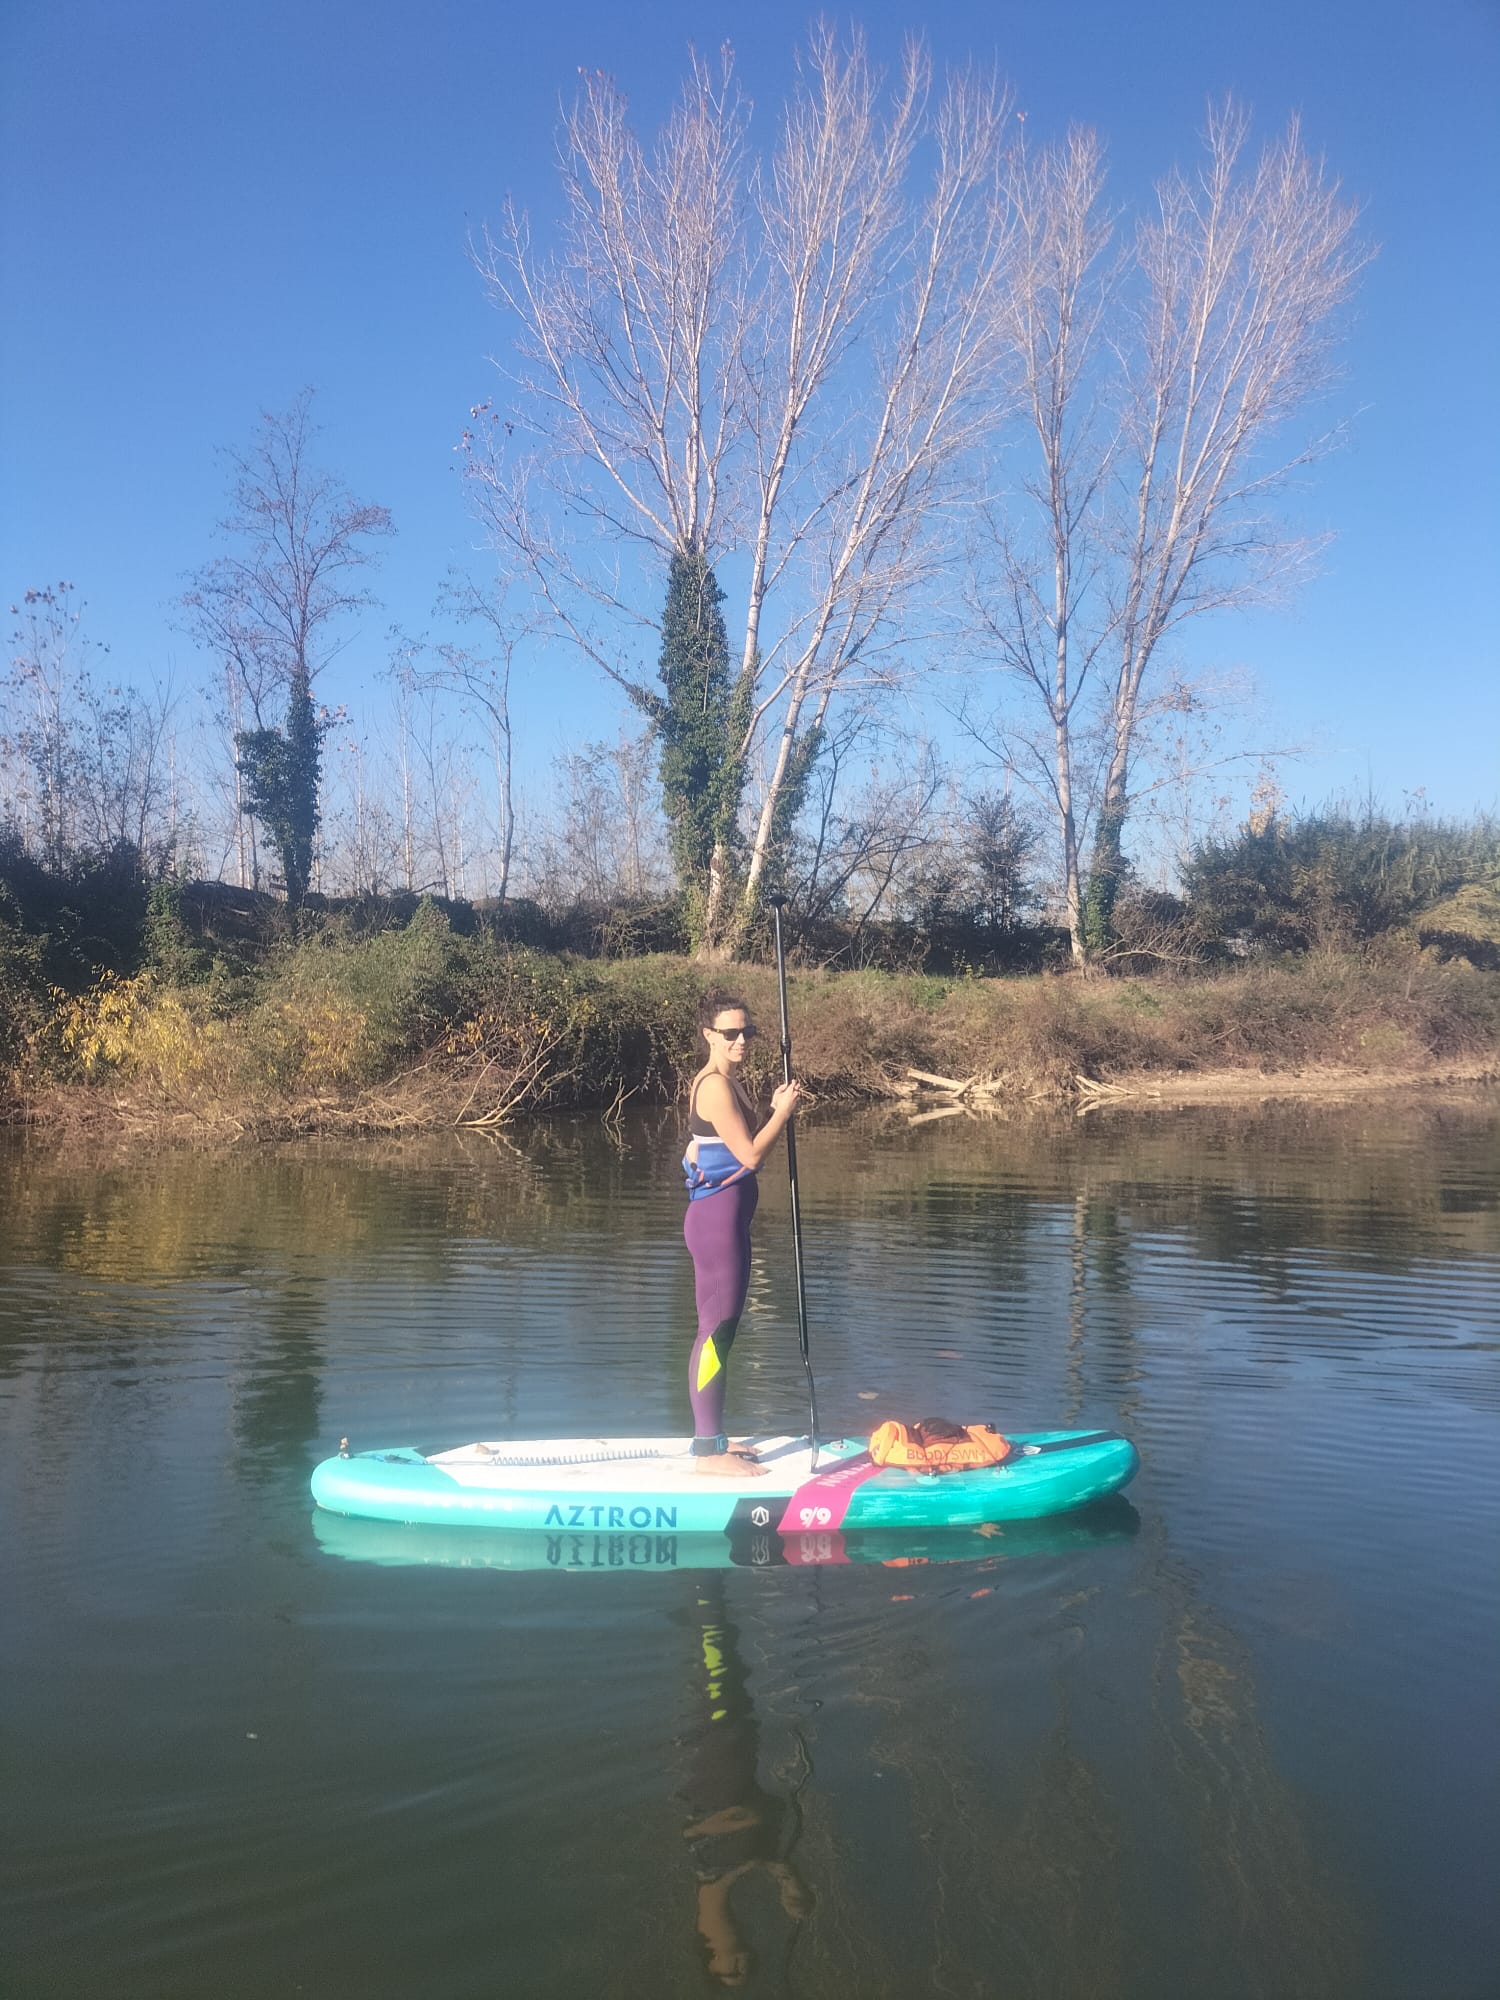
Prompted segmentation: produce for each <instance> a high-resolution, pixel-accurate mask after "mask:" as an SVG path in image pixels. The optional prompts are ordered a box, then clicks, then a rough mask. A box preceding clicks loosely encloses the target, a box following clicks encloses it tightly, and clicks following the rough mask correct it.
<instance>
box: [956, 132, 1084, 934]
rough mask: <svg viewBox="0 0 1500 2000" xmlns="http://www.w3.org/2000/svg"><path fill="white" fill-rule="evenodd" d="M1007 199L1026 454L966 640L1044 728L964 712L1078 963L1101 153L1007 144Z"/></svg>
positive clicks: (997, 523)
mask: <svg viewBox="0 0 1500 2000" xmlns="http://www.w3.org/2000/svg"><path fill="white" fill-rule="evenodd" d="M1007 192H1008V195H1009V199H1010V202H1011V207H1012V212H1013V214H1014V217H1015V226H1016V232H1017V240H1018V250H1017V256H1016V261H1015V266H1014V282H1013V284H1012V286H1011V287H1010V288H1009V290H1008V291H1007V292H1006V293H1005V295H1004V296H1003V297H1002V299H1001V301H1000V312H1001V324H1002V327H1003V329H1004V334H1005V337H1006V340H1007V342H1008V344H1009V345H1010V347H1011V349H1012V352H1013V353H1014V355H1015V358H1016V363H1017V366H1018V371H1019V378H1020V387H1021V410H1022V417H1023V423H1024V425H1025V429H1026V433H1027V443H1028V445H1029V446H1030V447H1031V450H1030V452H1029V453H1028V458H1029V463H1028V464H1027V466H1026V470H1025V471H1024V473H1023V475H1022V478H1021V481H1020V485H1019V491H1018V494H1017V498H1016V501H1015V502H1014V503H1012V505H1011V506H1009V507H1007V508H1005V509H997V508H993V507H992V508H990V509H988V510H987V513H986V524H987V529H988V540H989V545H990V547H991V549H992V551H993V553H994V555H995V558H996V561H995V565H994V569H995V574H994V576H993V579H991V578H990V577H989V576H987V574H986V569H985V565H984V564H983V563H982V562H981V563H980V564H979V565H978V566H977V567H976V572H975V575H976V588H975V591H974V594H973V598H972V608H973V611H974V615H975V622H976V625H977V629H978V632H979V635H980V637H981V639H982V640H983V641H984V642H986V643H987V644H988V646H989V647H990V648H992V649H993V655H994V657H995V658H996V659H997V660H998V661H999V663H1000V664H1001V665H1002V666H1003V667H1005V668H1007V669H1009V670H1010V671H1011V672H1012V673H1013V674H1015V675H1017V676H1019V678H1020V681H1021V683H1022V685H1023V686H1024V687H1025V688H1026V691H1027V693H1028V694H1029V695H1030V696H1031V697H1032V699H1033V701H1034V703H1035V704H1036V705H1038V706H1039V707H1040V708H1041V711H1042V714H1043V716H1044V718H1045V722H1044V725H1043V728H1042V730H1041V731H1040V732H1039V733H1033V732H1032V731H1031V730H1029V729H1028V728H1026V727H1025V726H1022V727H1019V728H1017V727H1016V726H1015V725H1014V724H1013V723H1011V722H1009V721H1008V720H1007V722H1006V723H1005V725H1004V726H1003V728H1002V730H1001V731H1000V732H998V734H999V736H1000V738H1001V741H1002V743H1003V747H998V749H997V741H996V736H997V732H995V731H990V732H988V733H987V732H986V730H985V729H983V728H982V727H977V726H975V724H974V722H973V719H972V718H971V717H969V716H967V715H966V717H965V719H966V720H967V721H969V724H970V727H971V729H973V732H974V734H976V735H977V736H978V737H979V739H980V741H981V743H983V744H985V746H986V747H987V748H990V749H991V750H997V754H998V755H999V756H1000V758H1001V761H1002V762H1003V763H1004V764H1005V766H1006V768H1007V769H1008V770H1015V771H1016V772H1017V775H1018V776H1019V777H1020V778H1021V780H1022V782H1023V783H1024V784H1026V785H1027V786H1028V787H1029V788H1030V789H1031V790H1032V791H1033V792H1034V793H1036V794H1037V795H1038V796H1039V797H1041V798H1042V799H1043V800H1044V801H1045V802H1046V803H1047V805H1048V806H1049V807H1050V809H1051V811H1052V813H1053V814H1054V816H1055V820H1056V824H1057V829H1058V835H1059V848H1060V859H1061V862H1062V886H1063V904H1064V910H1065V915H1066V922H1067V926H1068V931H1069V934H1070V936H1071V938H1072V940H1073V953H1074V956H1075V958H1077V959H1080V960H1081V959H1082V956H1083V949H1084V945H1083V883H1082V866H1081V861H1080V854H1081V849H1082V832H1083V829H1082V826H1081V824H1080V822H1081V819H1082V814H1081V812H1080V803H1081V802H1080V799H1079V796H1078V776H1079V773H1078V770H1077V762H1078V750H1079V742H1078V739H1079V735H1080V725H1081V722H1082V718H1083V715H1084V713H1085V712H1086V711H1085V710H1084V709H1083V708H1082V707H1081V704H1082V703H1083V702H1084V699H1085V696H1086V694H1087V693H1088V692H1090V688H1089V681H1090V676H1091V674H1092V673H1093V671H1094V668H1095V666H1096V664H1097V662H1098V658H1099V654H1100V649H1101V648H1102V646H1103V645H1104V644H1105V642H1106V640H1107V639H1108V637H1109V635H1110V631H1111V619H1110V613H1109V607H1108V604H1107V601H1106V600H1103V599H1102V598H1101V594H1100V579H1101V572H1102V569H1103V567H1104V552H1103V550H1102V548H1101V546H1100V538H1101V532H1102V527H1103V523H1102V519H1101V511H1100V510H1101V502H1102V500H1103V497H1104V493H1105V489H1106V484H1107V481H1108V479H1109V475H1110V470H1111V466H1112V463H1113V460H1114V457H1115V452H1116V448H1117V441H1116V438H1115V437H1114V435H1113V434H1112V433H1111V431H1110V428H1109V425H1108V421H1107V417H1106V414H1105V412H1104V411H1103V410H1101V408H1100V405H1099V398H1098V395H1097V393H1096V390H1095V380H1096V376H1097V373H1098V370H1099V360H1100V348H1101V345H1102V344H1103V342H1104V340H1105V339H1106V337H1107V333H1106V328H1105V316H1106V312H1107V309H1108V307H1109V305H1110V303H1111V301H1112V299H1113V297H1114V294H1115V291H1116V287H1117V285H1118V282H1119V276H1120V270H1119V264H1118V261H1117V260H1112V259H1111V257H1110V255H1109V250H1110V240H1111V235H1112V228H1111V224H1110V221H1109V218H1108V217H1107V215H1105V213H1104V212H1103V192H1104V157H1103V149H1102V147H1101V146H1100V144H1099V141H1098V140H1097V139H1096V138H1095V137H1094V135H1093V134H1092V133H1090V132H1085V131H1082V130H1078V129H1075V130H1074V131H1072V132H1070V133H1069V135H1068V138H1067V140H1066V142H1065V143H1064V144H1062V145H1061V146H1052V147H1046V148H1043V149H1041V150H1040V151H1039V152H1033V151H1031V150H1030V149H1028V148H1027V147H1026V145H1025V144H1024V143H1019V144H1017V145H1016V146H1015V147H1014V148H1013V150H1012V152H1011V154H1010V156H1009V160H1008V162H1007ZM991 586H992V587H991ZM1090 612H1092V613H1093V614H1094V615H1093V621H1092V625H1091V624H1090V618H1089V614H1090Z"/></svg>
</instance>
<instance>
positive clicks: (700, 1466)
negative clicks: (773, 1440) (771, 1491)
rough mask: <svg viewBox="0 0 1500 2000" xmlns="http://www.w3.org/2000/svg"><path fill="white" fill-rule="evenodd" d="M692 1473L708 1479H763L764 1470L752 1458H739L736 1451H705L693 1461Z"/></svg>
mask: <svg viewBox="0 0 1500 2000" xmlns="http://www.w3.org/2000/svg"><path fill="white" fill-rule="evenodd" d="M693 1470H694V1472H702V1473H705V1474H706V1475H707V1476H708V1477H709V1478H710V1479H764V1478H765V1476H766V1468H765V1467H764V1466H763V1465H758V1464H757V1463H756V1462H755V1460H754V1459H753V1458H741V1456H740V1454H739V1453H738V1452H737V1451H707V1452H703V1453H701V1454H699V1455H698V1456H697V1457H695V1458H694V1460H693Z"/></svg>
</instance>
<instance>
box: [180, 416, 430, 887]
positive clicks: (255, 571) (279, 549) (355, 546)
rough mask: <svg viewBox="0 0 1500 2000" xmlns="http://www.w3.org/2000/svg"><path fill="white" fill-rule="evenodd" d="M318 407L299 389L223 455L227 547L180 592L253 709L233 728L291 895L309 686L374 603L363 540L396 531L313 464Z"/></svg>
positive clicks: (311, 759)
mask: <svg viewBox="0 0 1500 2000" xmlns="http://www.w3.org/2000/svg"><path fill="white" fill-rule="evenodd" d="M311 406H312V393H311V391H310V390H304V391H303V393H302V394H301V395H300V396H299V397H298V398H297V399H296V401H295V402H294V403H293V404H292V406H291V408H290V409H289V410H287V411H286V412H285V413H284V414H275V413H272V412H270V411H264V412H262V414H261V420H260V429H259V432H258V433H257V436H256V439H255V442H254V443H253V444H252V445H251V447H250V449H249V450H248V451H245V452H229V453H227V454H226V456H227V458H228V462H229V466H230V468H231V474H232V478H231V485H230V513H229V515H228V517H227V518H226V519H225V520H224V521H222V522H221V523H220V529H221V532H222V533H223V534H224V535H225V536H227V537H228V538H229V541H230V543H231V549H230V553H228V554H227V555H223V556H220V557H218V558H217V559H216V560H215V561H213V562H211V563H209V564H207V565H205V567H204V568H202V569H201V570H199V571H198V572H197V574H196V576H195V577H194V578H193V582H192V587H191V589H190V590H188V592H187V593H186V594H185V596H184V598H183V603H184V605H185V607H186V609H187V612H188V624H189V630H190V631H191V633H192V635H193V637H194V638H195V639H196V640H197V642H198V643H199V644H200V645H202V646H204V647H205V648H206V649H207V650H208V651H209V652H211V653H212V654H213V655H214V656H215V657H216V658H217V659H218V660H220V661H221V662H223V663H224V666H225V669H226V672H227V673H228V674H229V675H230V676H231V678H232V680H233V682H234V683H235V684H236V685H237V686H238V687H239V688H240V689H241V690H242V691H243V693H244V697H245V700H246V702H247V703H248V705H249V708H250V711H251V714H252V715H253V717H254V725H253V727H252V728H247V729H241V730H239V731H238V732H237V734H236V747H237V749H238V751H239V762H240V765H241V768H242V771H243V772H244V775H245V777H246V780H247V785H248V788H249V794H250V795H249V797H248V800H247V803H248V805H249V808H250V809H251V810H252V811H254V812H255V813H256V816H257V817H259V818H261V819H262V820H263V821H265V823H266V824H267V826H268V830H269V831H271V833H272V834H273V837H274V838H275V840H276V844H277V847H278V849H279V851H280V855H281V861H282V873H283V879H284V882H285V886H286V892H287V898H288V900H289V901H290V902H292V903H296V902H297V901H299V900H300V897H301V894H302V892H303V891H304V890H305V889H306V887H307V883H308V880H309V874H310V869H311V865H312V848H313V836H314V833H315V831H316V827H317V820H318V781H319V771H320V745H321V737H322V730H323V727H324V726H325V725H324V724H323V723H322V722H320V720H319V718H318V717H317V716H316V713H315V711H314V708H313V701H312V688H313V684H314V682H315V681H316V679H317V676H318V675H319V674H320V673H321V672H322V671H323V669H324V668H325V667H326V666H327V664H328V662H329V660H330V659H332V658H333V657H334V656H335V654H336V653H337V652H338V651H339V650H340V647H339V646H338V645H336V644H335V643H334V641H333V638H332V628H333V626H334V625H335V623H336V621H337V620H339V619H340V618H342V617H344V616H346V615H347V614H348V613H349V612H351V611H354V610H358V609H361V608H362V607H364V606H365V605H368V604H369V603H370V602H372V600H371V597H370V595H369V593H368V591H366V590H364V589H362V588H360V587H359V586H358V585H357V583H356V582H355V581H354V578H355V573H356V572H358V571H359V570H361V569H364V568H366V567H367V566H368V565H369V564H370V563H371V562H373V560H374V557H373V555H372V554H371V552H370V551H369V549H368V548H367V547H366V544H367V542H368V541H369V539H370V538H371V537H373V536H379V535H388V534H390V533H391V532H392V526H391V517H390V513H389V511H388V510H387V509H386V508H384V507H380V506H375V505H373V504H371V503H369V502H367V501H361V500H355V499H354V498H352V497H351V495H350V494H348V493H347V492H346V491H345V490H344V488H343V487H342V486H341V485H340V484H339V483H338V482H337V481H336V480H335V479H333V478H332V477H331V476H330V475H329V474H327V473H323V472H319V471H318V470H317V469H316V468H315V467H314V465H313V463H312V457H311V442H312V439H313V436H314V435H315V430H314V426H313V424H312V421H311ZM275 697H283V698H284V699H285V702H286V724H285V730H284V731H283V730H281V729H278V728H276V727H275V726H274V725H273V723H272V722H271V720H270V713H269V705H270V703H271V702H272V700H273V698H275Z"/></svg>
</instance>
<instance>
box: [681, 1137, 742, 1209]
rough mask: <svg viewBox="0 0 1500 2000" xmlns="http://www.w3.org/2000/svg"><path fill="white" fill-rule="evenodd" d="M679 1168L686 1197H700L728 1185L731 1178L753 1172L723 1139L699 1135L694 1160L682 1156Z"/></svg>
mask: <svg viewBox="0 0 1500 2000" xmlns="http://www.w3.org/2000/svg"><path fill="white" fill-rule="evenodd" d="M682 1172H683V1178H684V1179H685V1180H686V1182H687V1191H688V1200H689V1201H702V1200H703V1199H704V1197H705V1196H707V1195H711V1194H717V1193H718V1192H719V1190H720V1188H726V1187H728V1186H729V1184H730V1182H731V1181H741V1180H743V1179H744V1178H745V1176H746V1175H747V1174H753V1173H754V1172H755V1169H754V1167H746V1166H742V1165H741V1164H740V1162H739V1161H738V1160H737V1159H736V1158H735V1157H734V1154H733V1153H731V1152H730V1150H729V1148H728V1147H727V1146H726V1145H725V1144H724V1141H723V1140H722V1139H700V1140H699V1141H698V1158H697V1160H696V1161H693V1160H689V1159H687V1158H686V1157H684V1159H683V1162H682Z"/></svg>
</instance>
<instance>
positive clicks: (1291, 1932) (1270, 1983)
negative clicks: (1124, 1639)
mask: <svg viewBox="0 0 1500 2000" xmlns="http://www.w3.org/2000/svg"><path fill="white" fill-rule="evenodd" d="M1153 1595H1154V1597H1155V1599H1156V1601H1157V1603H1158V1604H1159V1605H1160V1606H1161V1608H1162V1611H1163V1613H1164V1617H1163V1622H1162V1627H1161V1633H1160V1638H1159V1641H1158V1649H1157V1665H1156V1672H1155V1675H1154V1685H1155V1690H1156V1706H1157V1729H1158V1732H1159V1736H1160V1739H1161V1744H1162V1749H1163V1751H1164V1752H1165V1756H1164V1758H1163V1760H1162V1761H1163V1764H1164V1767H1165V1769H1166V1770H1167V1771H1168V1772H1169V1773H1170V1777H1171V1791H1172V1796H1173V1801H1174V1805H1175V1809H1176V1821H1177V1828H1178V1832H1179V1840H1180V1845H1181V1850H1182V1866H1183V1870H1184V1874H1185V1877H1186V1885H1185V1886H1186V1893H1184V1895H1183V1897H1182V1905H1181V1910H1180V1912H1179V1921H1178V1922H1177V1923H1175V1924H1174V1925H1173V1931H1172V1937H1173V1944H1172V1956H1173V1959H1174V1961H1175V1962H1176V1963H1177V1965H1178V1966H1179V1968H1180V1970H1179V1972H1178V1974H1177V1976H1176V1977H1175V1978H1173V1977H1171V1976H1168V1977H1167V1978H1166V1980H1165V1982H1164V1984H1165V1987H1166V1988H1167V1989H1168V1990H1172V1989H1174V1988H1175V1990H1177V1991H1180V1992H1193V1993H1215V1992H1225V1991H1227V1990H1229V1989H1230V1987H1231V1985H1232V1986H1233V1990H1234V1991H1235V1992H1237V1993H1243V1994H1244V1995H1246V1996H1247V2000H1261V1996H1263V1997H1264V2000H1278V1997H1279V1996H1280V1995H1283V1994H1288V1993H1295V1994H1296V1995H1297V1996H1298V2000H1342V1996H1344V1995H1346V1994H1350V1993H1358V1992H1360V1991H1362V1990H1364V1981H1363V1978H1362V1976H1361V1966H1360V1962H1359V1944H1358V1937H1357V1930H1356V1923H1355V1919H1354V1915H1353V1912H1352V1911H1351V1909H1350V1907H1349V1905H1348V1903H1347V1901H1346V1900H1345V1898H1344V1895H1343V1893H1342V1891H1341V1889H1340V1888H1339V1886H1338V1885H1337V1884H1336V1883H1335V1882H1334V1880H1333V1879H1332V1876H1331V1874H1330V1872H1329V1870H1328V1869H1327V1868H1326V1867H1324V1866H1323V1865H1322V1864H1321V1863H1320V1861H1319V1859H1318V1857H1317V1854H1316V1851H1315V1848H1314V1845H1313V1843H1312V1841H1311V1840H1310V1839H1309V1837H1308V1834H1307V1831H1306V1828H1305V1826H1304V1822H1303V1816H1302V1812H1301V1809H1300V1807H1299V1804H1298V1801H1297V1798H1296V1795H1295V1793H1294V1792H1293V1791H1292V1788H1291V1787H1290V1785H1288V1783H1287V1782H1286V1780H1285V1779H1284V1778H1283V1777H1282V1776H1281V1774H1280V1772H1279V1771H1278V1770H1277V1769H1276V1766H1275V1763H1274V1761H1273V1756H1272V1751H1271V1746H1270V1743H1269V1741H1268V1740H1267V1736H1266V1731H1265V1728H1264V1725H1263V1724H1262V1723H1261V1720H1260V1716H1259V1712H1258V1703H1257V1700H1256V1694H1255V1686H1254V1682H1253V1679H1252V1668H1251V1661H1250V1657H1249V1654H1248V1653H1247V1652H1246V1650H1245V1649H1244V1647H1243V1646H1242V1645H1241V1644H1240V1643H1239V1641H1238V1640H1237V1639H1236V1638H1235V1637H1234V1635H1233V1634H1232V1633H1231V1632H1230V1631H1229V1629H1228V1627H1227V1626H1225V1625H1224V1624H1223V1623H1222V1622H1221V1621H1220V1619H1219V1618H1218V1617H1217V1616H1216V1615H1215V1614H1214V1612H1213V1611H1212V1610H1211V1609H1210V1608H1209V1607H1208V1606H1207V1605H1206V1604H1205V1603H1204V1602H1202V1601H1201V1597H1200V1593H1199V1591H1198V1589H1197V1586H1196V1585H1195V1583H1194V1580H1193V1576H1192V1572H1191V1571H1190V1570H1189V1569H1188V1567H1187V1566H1186V1564H1184V1563H1183V1562H1181V1561H1180V1560H1179V1559H1177V1558H1175V1557H1173V1556H1171V1555H1170V1554H1169V1553H1167V1552H1166V1551H1165V1549H1163V1551H1162V1552H1161V1554H1160V1555H1159V1557H1158V1560H1157V1563H1156V1566H1155V1576H1154V1579H1153Z"/></svg>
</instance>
